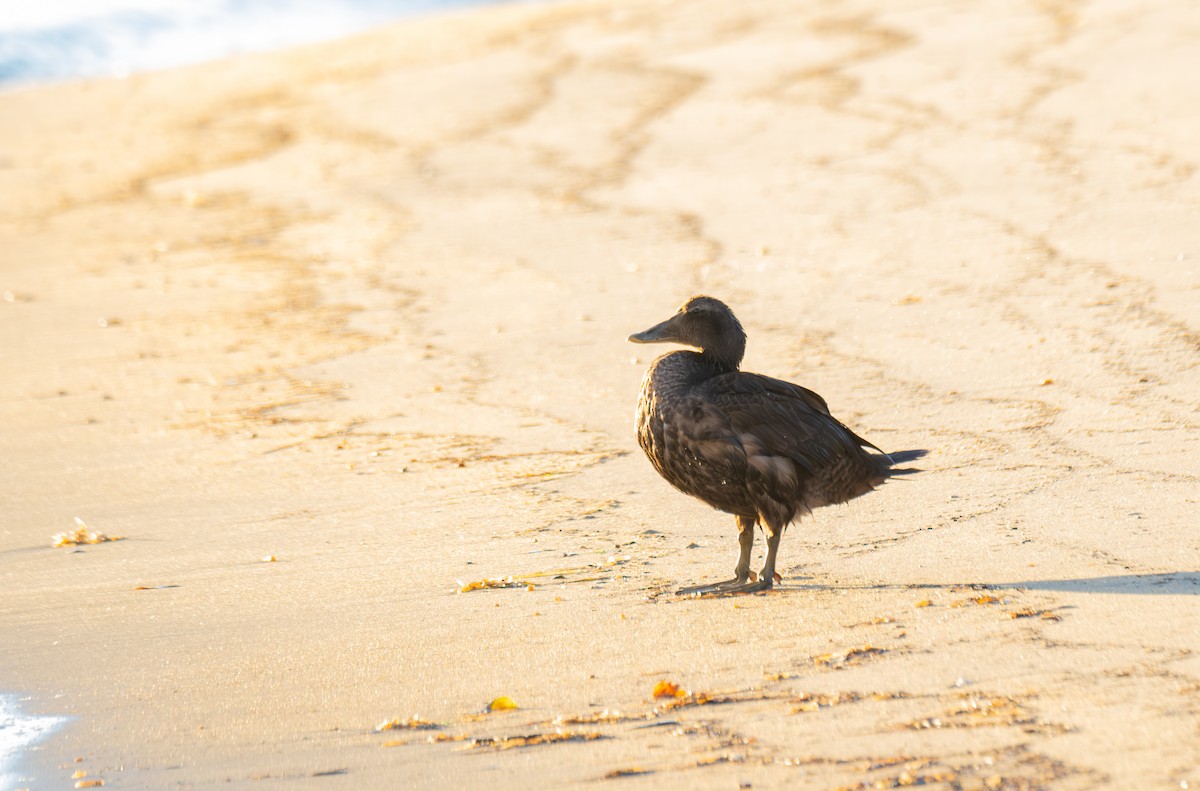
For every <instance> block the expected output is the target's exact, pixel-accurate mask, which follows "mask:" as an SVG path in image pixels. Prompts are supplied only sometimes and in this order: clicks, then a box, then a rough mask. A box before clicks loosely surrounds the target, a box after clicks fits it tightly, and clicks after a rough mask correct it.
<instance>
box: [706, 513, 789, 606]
mask: <svg viewBox="0 0 1200 791" xmlns="http://www.w3.org/2000/svg"><path fill="white" fill-rule="evenodd" d="M763 532H764V533H766V534H767V559H766V562H765V563H763V570H762V573H761V574H759V575H758V579H756V580H754V581H753V582H750V581H749V579H748V578H747V579H745V580H742V581H741V582H738V581H736V580H732V581H731V582H729V583H722V584H721V586H720V587H718V588H717V589H716V590H715V591H712V592H713V593H755V592H756V591H765V590H770V589H771V586H772V585H774V584H775V558H776V556H777V555H778V554H779V539H781V538H783V526H782V525H780V526H778V527H772V526H771V523H770V522H766V521H764V522H763ZM747 560H748V559H747ZM748 576H749V569H747V577H748ZM702 592H706V591H702Z"/></svg>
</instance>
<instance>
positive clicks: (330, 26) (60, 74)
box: [0, 0, 486, 84]
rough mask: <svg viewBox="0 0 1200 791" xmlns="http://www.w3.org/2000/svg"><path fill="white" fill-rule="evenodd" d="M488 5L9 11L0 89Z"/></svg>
mask: <svg viewBox="0 0 1200 791" xmlns="http://www.w3.org/2000/svg"><path fill="white" fill-rule="evenodd" d="M473 2H486V0H39V2H36V3H22V4H18V3H4V6H5V8H4V10H0V83H8V84H14V83H23V82H42V81H46V80H58V79H67V78H72V77H119V76H123V75H126V74H129V73H131V72H138V71H148V70H151V69H159V68H166V67H169V66H180V65H183V64H186V63H198V62H201V61H205V60H214V59H217V58H222V57H226V56H228V55H233V54H236V53H241V52H252V51H262V50H268V49H275V48H278V47H284V46H290V45H294V44H303V43H308V42H312V41H321V40H326V39H333V38H337V37H339V36H345V35H349V34H351V33H355V32H358V31H360V30H365V29H367V28H369V27H372V26H374V25H378V24H381V23H383V22H387V21H390V20H393V19H398V18H400V17H404V16H410V15H413V14H419V13H425V12H429V11H434V10H438V9H444V8H451V7H455V6H463V5H469V4H471V3H473Z"/></svg>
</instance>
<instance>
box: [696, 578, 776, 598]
mask: <svg viewBox="0 0 1200 791" xmlns="http://www.w3.org/2000/svg"><path fill="white" fill-rule="evenodd" d="M773 583H774V580H773V579H771V578H770V577H767V578H765V579H764V578H762V577H759V578H757V579H748V578H747V579H737V578H734V579H731V580H725V581H724V582H714V583H712V584H709V585H693V586H691V587H688V588H680V589H679V590H677V591H675V595H676V596H719V595H729V594H734V593H757V592H758V591H765V590H769V589H770V588H771V585H772V584H773Z"/></svg>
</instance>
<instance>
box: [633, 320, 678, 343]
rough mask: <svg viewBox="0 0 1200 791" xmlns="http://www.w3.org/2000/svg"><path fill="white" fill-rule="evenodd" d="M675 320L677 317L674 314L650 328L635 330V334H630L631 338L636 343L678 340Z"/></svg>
mask: <svg viewBox="0 0 1200 791" xmlns="http://www.w3.org/2000/svg"><path fill="white" fill-rule="evenodd" d="M674 321H675V317H674V316H672V317H671V318H669V319H667V320H666V321H664V322H662V323H660V324H655V325H654V326H653V327H651V328H650V329H648V330H642V331H641V332H635V333H634V334H633V335H630V336H629V340H631V341H633V342H634V343H662V342H664V341H677V340H679V339H678V338H676V337H675V327H674Z"/></svg>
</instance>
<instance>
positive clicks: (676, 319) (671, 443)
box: [629, 296, 925, 594]
mask: <svg viewBox="0 0 1200 791" xmlns="http://www.w3.org/2000/svg"><path fill="white" fill-rule="evenodd" d="M629 340H631V341H633V342H634V343H681V344H684V345H686V346H692V347H695V348H696V349H698V350H699V351H672V352H668V353H666V354H664V355H662V356H661V357H659V358H658V359H657V360H655V361H654V362H653V363H651V365H650V367H649V369H647V371H646V375H645V377H644V378H643V380H642V392H641V397H640V398H639V400H638V411H637V435H638V444H640V445H641V446H642V450H644V451H645V452H646V456H647V457H649V459H650V462H651V463H652V464H653V465H654V468H655V469H656V470H658V472H659V474H661V475H662V477H664V478H666V479H667V481H668V482H669V483H670V484H671V485H672V486H674V487H675V488H676V489H679V490H680V491H682V492H683V493H684V494H690V495H691V496H693V497H697V498H699V499H700V500H703V501H704V502H706V503H708V504H709V505H711V506H712V507H713V508H716V509H718V510H721V511H724V512H726V513H730V514H733V516H734V517H735V519H736V520H737V528H738V544H739V545H740V548H741V551H740V553H739V555H738V562H737V566H736V567H735V568H734V577H733V579H731V580H726V581H725V582H718V583H714V584H710V585H698V586H695V587H691V588H685V589H683V590H681V591H679V593H680V594H705V593H743V592H752V591H761V590H767V589H768V588H770V587H771V586H772V585H773V583H774V581H775V562H776V558H777V555H778V553H779V539H780V538H781V537H782V535H783V530H784V528H785V527H786V526H787V525H788V524H789V523H791V522H792V521H794V520H796V519H798V518H799V517H800V516H801V515H803V514H806V513H809V512H811V511H812V510H813V509H814V508H819V507H820V506H823V505H833V504H835V503H844V502H846V501H847V500H851V499H853V498H855V497H858V496H859V495H863V494H866V493H867V492H869V491H871V490H872V489H874V488H875V487H876V486H877V485H879V484H880V483H882V482H883V481H885V480H886V479H887V478H888V477H890V476H893V475H898V474H904V473H907V472H916V470H912V469H904V470H902V469H896V468H895V467H894V465H895V464H897V463H900V462H906V461H910V460H912V459H916V458H920V457H921V456H924V455H925V451H920V450H913V451H904V452H902V453H895V454H892V455H891V456H888V455H887V454H884V453H883V451H880V450H879V448H877V447H875V446H874V445H872V444H871V443H870V442H867V441H866V440H865V439H863V438H862V437H860V436H858V435H857V434H855V433H854V432H853V431H851V430H850V429H848V428H847V427H846V426H845V425H843V424H842V423H841V422H840V421H838V420H837V418H835V417H833V416H832V415H831V414H829V407H828V406H827V405H826V404H825V399H823V398H821V396H819V395H817V394H816V393H814V392H813V391H811V390H808V389H805V388H803V387H800V386H799V385H794V384H791V383H789V382H784V381H781V380H779V379H772V378H771V377H768V376H761V375H759V374H752V373H745V372H742V371H739V370H738V366H739V365H740V364H741V362H742V355H743V354H744V353H745V350H746V333H745V331H744V330H743V329H742V325H741V323H740V322H739V321H738V320H737V317H735V316H734V315H733V311H732V310H730V309H729V307H728V306H727V305H726V304H725V303H724V302H721V301H720V300H718V299H713V298H712V297H706V296H696V297H692V298H691V299H689V300H688V301H687V302H686V303H685V304H684V305H683V307H681V308H680V309H679V311H678V312H677V313H676V314H675V315H674V316H672V317H671V318H669V319H667V320H666V321H664V322H662V323H660V324H656V325H655V326H653V327H651V328H650V329H648V330H645V331H644V332H639V333H636V334H634V335H630V336H629ZM867 448H870V449H872V450H875V451H877V453H869V452H867V450H866V449H867ZM755 525H761V526H762V529H763V533H764V534H765V535H766V539H767V556H766V562H765V564H764V565H763V568H762V571H761V572H760V573H759V574H758V576H757V577H755V576H754V574H753V573H752V572H751V571H750V553H751V550H752V549H753V547H754V528H755Z"/></svg>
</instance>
